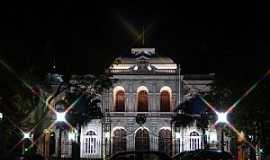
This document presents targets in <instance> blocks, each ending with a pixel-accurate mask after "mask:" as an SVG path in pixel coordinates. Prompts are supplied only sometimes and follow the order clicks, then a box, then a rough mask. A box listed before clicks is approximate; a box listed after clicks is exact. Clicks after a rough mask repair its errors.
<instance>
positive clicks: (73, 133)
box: [68, 131, 76, 141]
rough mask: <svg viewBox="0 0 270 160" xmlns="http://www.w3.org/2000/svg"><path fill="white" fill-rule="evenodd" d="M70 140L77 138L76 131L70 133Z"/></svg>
mask: <svg viewBox="0 0 270 160" xmlns="http://www.w3.org/2000/svg"><path fill="white" fill-rule="evenodd" d="M68 140H70V141H75V140H76V132H75V131H71V132H69V133H68Z"/></svg>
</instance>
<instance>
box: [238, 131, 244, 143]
mask: <svg viewBox="0 0 270 160" xmlns="http://www.w3.org/2000/svg"><path fill="white" fill-rule="evenodd" d="M245 140H246V139H245V134H244V132H243V131H241V132H240V133H239V134H238V142H244V141H245Z"/></svg>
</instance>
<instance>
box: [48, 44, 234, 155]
mask: <svg viewBox="0 0 270 160" xmlns="http://www.w3.org/2000/svg"><path fill="white" fill-rule="evenodd" d="M118 60H119V63H117V64H112V65H111V67H110V68H109V70H110V73H111V74H112V75H113V76H112V79H116V80H117V81H116V82H115V83H114V84H113V86H112V87H111V88H110V89H109V90H106V91H104V93H103V94H102V98H101V110H102V112H103V113H104V115H105V116H104V117H103V118H101V119H94V120H92V121H91V122H89V123H88V124H87V125H85V126H83V127H82V128H81V131H80V132H81V134H80V156H81V158H89V159H90V158H105V157H109V156H112V155H113V154H115V153H117V152H122V151H134V150H136V151H160V152H165V153H167V154H168V155H171V156H173V155H175V154H177V153H180V152H182V151H188V150H195V149H201V148H205V147H206V146H207V147H209V148H219V147H220V146H221V145H220V141H221V136H220V135H221V131H220V129H219V128H218V127H214V126H213V124H211V123H210V124H209V123H207V124H206V126H205V127H200V126H199V125H198V119H200V118H201V117H202V115H203V114H204V111H205V105H204V104H203V102H202V101H201V100H200V98H199V95H202V94H206V93H207V92H209V91H210V89H211V84H212V83H213V77H214V75H213V74H206V75H194V74H191V75H182V74H181V68H180V65H177V64H175V63H174V62H173V60H172V59H170V58H168V57H160V56H158V54H156V53H155V49H154V48H133V49H131V54H129V55H128V56H127V57H119V58H118ZM59 99H61V98H59ZM205 121H206V122H212V121H211V120H209V119H207V118H206V120H205ZM200 123H201V122H200ZM61 134H62V135H61V137H62V138H61V144H62V145H61V148H62V149H61V156H62V157H69V156H71V154H72V150H73V149H72V145H71V138H68V137H69V136H68V131H62V132H61ZM58 137H59V131H58V130H57V128H56V130H55V139H56V140H55V141H56V142H55V143H54V144H55V145H56V147H55V148H56V152H55V153H54V154H53V155H52V156H57V155H56V154H58V153H57V150H58V149H57V148H58V146H59V141H58V139H59V138H58ZM223 138H224V149H225V150H227V151H229V150H230V147H229V142H230V141H229V140H230V139H229V138H228V137H226V135H224V137H223ZM206 143H207V144H206Z"/></svg>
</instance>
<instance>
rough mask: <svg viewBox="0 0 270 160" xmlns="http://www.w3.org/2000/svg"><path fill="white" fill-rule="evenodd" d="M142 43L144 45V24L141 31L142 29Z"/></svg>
mask: <svg viewBox="0 0 270 160" xmlns="http://www.w3.org/2000/svg"><path fill="white" fill-rule="evenodd" d="M142 45H143V46H144V26H143V31H142Z"/></svg>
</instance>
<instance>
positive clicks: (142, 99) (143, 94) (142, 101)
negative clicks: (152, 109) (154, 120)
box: [138, 90, 148, 112]
mask: <svg viewBox="0 0 270 160" xmlns="http://www.w3.org/2000/svg"><path fill="white" fill-rule="evenodd" d="M138 112H148V94H147V91H145V90H141V91H139V93H138Z"/></svg>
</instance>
